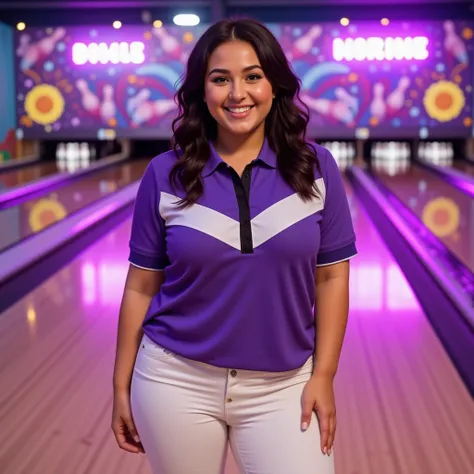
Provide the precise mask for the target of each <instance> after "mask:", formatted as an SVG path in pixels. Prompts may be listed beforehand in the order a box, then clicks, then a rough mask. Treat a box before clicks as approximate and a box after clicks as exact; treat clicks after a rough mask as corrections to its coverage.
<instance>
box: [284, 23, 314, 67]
mask: <svg viewBox="0 0 474 474" xmlns="http://www.w3.org/2000/svg"><path fill="white" fill-rule="evenodd" d="M321 33H322V28H321V26H319V25H314V26H312V27H311V28H310V29H309V31H308V32H307V33H305V34H304V35H303V36H301V37H300V38H298V39H297V40H296V41H295V42H294V44H293V47H292V48H291V50H290V51H289V52H288V53H287V58H288V60H290V61H294V60H296V59H300V58H302V57H303V56H306V55H307V54H309V53H310V51H311V49H312V48H313V45H314V42H315V41H316V39H317V38H319V37H320V36H321Z"/></svg>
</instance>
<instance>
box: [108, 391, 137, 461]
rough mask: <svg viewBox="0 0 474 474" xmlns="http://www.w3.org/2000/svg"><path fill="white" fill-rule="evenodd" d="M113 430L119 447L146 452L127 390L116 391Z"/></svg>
mask: <svg viewBox="0 0 474 474" xmlns="http://www.w3.org/2000/svg"><path fill="white" fill-rule="evenodd" d="M112 430H113V432H114V435H115V439H116V440H117V444H118V445H119V448H121V449H123V450H124V451H128V452H129V453H144V452H145V450H144V449H143V446H142V443H141V442H140V437H139V436H138V433H137V429H136V428H135V423H134V422H133V418H132V410H131V408H130V395H129V393H127V392H115V393H114V406H113V411H112Z"/></svg>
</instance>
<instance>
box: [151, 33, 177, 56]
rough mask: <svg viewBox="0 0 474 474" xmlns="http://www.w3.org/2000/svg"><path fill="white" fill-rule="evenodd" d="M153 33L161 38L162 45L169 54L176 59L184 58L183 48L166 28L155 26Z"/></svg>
mask: <svg viewBox="0 0 474 474" xmlns="http://www.w3.org/2000/svg"><path fill="white" fill-rule="evenodd" d="M153 34H154V35H155V36H156V37H157V38H158V39H159V40H160V46H161V48H162V49H163V51H164V52H165V53H166V54H167V55H168V56H170V57H171V58H172V59H174V60H176V61H181V60H182V57H181V56H182V54H183V48H182V47H181V45H180V43H179V41H178V40H177V39H176V38H175V37H173V36H171V35H170V34H169V33H168V32H167V31H166V30H165V29H164V28H153Z"/></svg>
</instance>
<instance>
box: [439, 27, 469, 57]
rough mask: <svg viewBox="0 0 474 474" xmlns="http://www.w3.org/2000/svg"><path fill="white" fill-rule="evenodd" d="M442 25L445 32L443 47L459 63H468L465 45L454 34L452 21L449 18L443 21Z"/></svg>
mask: <svg viewBox="0 0 474 474" xmlns="http://www.w3.org/2000/svg"><path fill="white" fill-rule="evenodd" d="M443 26H444V31H445V34H446V36H445V38H444V49H445V50H446V51H447V52H448V53H450V54H452V55H453V56H454V57H455V58H456V59H457V60H458V61H459V62H460V63H461V64H468V62H469V59H468V54H467V50H466V45H465V44H464V42H463V41H462V40H461V38H459V36H458V35H457V34H456V30H455V27H454V22H452V21H451V20H448V21H445V22H444V23H443Z"/></svg>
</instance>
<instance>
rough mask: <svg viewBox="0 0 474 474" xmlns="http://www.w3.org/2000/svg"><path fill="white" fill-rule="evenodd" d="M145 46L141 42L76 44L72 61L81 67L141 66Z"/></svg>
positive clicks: (73, 48) (73, 47) (143, 59)
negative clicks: (87, 65)
mask: <svg viewBox="0 0 474 474" xmlns="http://www.w3.org/2000/svg"><path fill="white" fill-rule="evenodd" d="M144 51H145V45H144V44H143V43H142V42H141V41H133V42H132V43H126V42H121V43H118V42H113V43H111V44H107V43H90V44H85V43H74V45H73V46H72V60H73V62H74V64H77V65H79V66H81V65H83V64H86V63H90V64H97V63H100V64H107V63H112V64H118V63H121V64H130V63H132V64H141V63H143V61H145V53H144Z"/></svg>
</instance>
